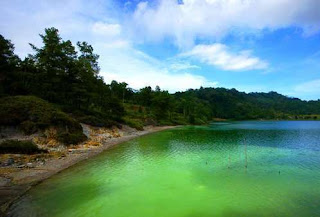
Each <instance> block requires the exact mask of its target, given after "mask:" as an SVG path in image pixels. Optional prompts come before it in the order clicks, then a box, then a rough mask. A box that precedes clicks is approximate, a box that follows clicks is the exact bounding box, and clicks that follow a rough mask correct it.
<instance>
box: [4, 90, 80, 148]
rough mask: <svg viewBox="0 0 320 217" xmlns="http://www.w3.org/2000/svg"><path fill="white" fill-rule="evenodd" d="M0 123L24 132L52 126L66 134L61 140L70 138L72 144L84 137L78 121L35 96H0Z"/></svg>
mask: <svg viewBox="0 0 320 217" xmlns="http://www.w3.org/2000/svg"><path fill="white" fill-rule="evenodd" d="M0 125H3V126H18V127H19V128H20V129H21V130H22V131H23V132H24V133H26V134H31V133H34V132H36V131H37V130H44V129H48V128H49V127H54V128H57V129H58V131H59V132H60V133H61V134H64V133H65V134H66V135H65V136H63V138H65V139H62V140H63V141H68V140H71V141H72V142H73V144H77V143H75V141H82V139H83V138H85V135H84V134H83V132H82V127H81V125H80V123H79V122H77V121H76V120H75V119H73V118H71V117H70V116H69V115H67V114H66V113H64V112H62V111H60V110H59V109H58V108H56V107H55V106H54V105H52V104H50V103H48V102H47V101H45V100H42V99H40V98H38V97H35V96H13V97H4V98H1V99H0ZM67 138H69V139H67ZM75 138H78V139H75ZM80 138H82V139H80ZM68 144H70V143H69V142H68Z"/></svg>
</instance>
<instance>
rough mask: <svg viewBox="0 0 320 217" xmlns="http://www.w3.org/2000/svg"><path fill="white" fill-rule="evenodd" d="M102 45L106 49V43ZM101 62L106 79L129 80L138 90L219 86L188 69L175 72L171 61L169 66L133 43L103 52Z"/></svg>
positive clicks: (171, 89)
mask: <svg viewBox="0 0 320 217" xmlns="http://www.w3.org/2000/svg"><path fill="white" fill-rule="evenodd" d="M98 47H99V49H104V48H103V46H99V45H98ZM100 62H101V67H102V68H103V70H102V72H101V75H103V77H104V79H105V81H106V82H111V81H112V80H117V81H119V82H126V83H128V84H129V86H130V87H132V88H134V89H140V88H142V87H145V86H151V87H153V88H155V87H156V86H157V85H159V86H160V87H161V89H165V90H169V91H170V92H175V91H184V90H186V89H189V88H199V87H200V86H204V87H209V86H216V85H217V82H210V81H208V80H207V79H206V78H205V77H203V76H200V75H194V74H191V73H189V72H186V71H181V72H176V73H172V72H171V68H170V67H171V66H170V64H169V65H168V66H166V64H163V62H161V61H158V60H157V59H154V58H152V57H150V56H148V55H146V54H145V53H143V52H141V51H138V50H135V49H134V48H132V47H130V46H129V47H123V48H121V49H118V48H117V49H108V51H105V52H104V54H103V55H101V60H100Z"/></svg>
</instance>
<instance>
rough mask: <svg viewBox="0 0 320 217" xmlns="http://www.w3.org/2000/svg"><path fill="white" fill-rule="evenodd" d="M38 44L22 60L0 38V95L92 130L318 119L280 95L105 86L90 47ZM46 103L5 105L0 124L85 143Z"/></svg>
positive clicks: (316, 104)
mask: <svg viewBox="0 0 320 217" xmlns="http://www.w3.org/2000/svg"><path fill="white" fill-rule="evenodd" d="M40 37H41V39H42V42H43V45H42V47H39V48H38V47H36V46H34V45H31V47H32V48H33V50H34V53H33V54H32V55H29V56H28V57H27V58H25V59H24V60H20V59H19V58H18V57H17V56H16V55H15V54H14V46H13V44H12V43H11V42H10V41H9V40H6V39H4V38H3V36H1V35H0V73H1V74H0V96H16V95H34V96H37V97H39V98H41V99H44V100H46V101H48V102H49V103H54V104H55V105H57V106H59V108H60V109H61V110H62V111H64V112H67V113H72V114H73V116H74V117H75V118H76V119H77V120H78V121H81V122H83V123H87V124H90V125H94V126H111V125H115V124H117V123H119V122H121V123H127V124H128V125H130V126H133V127H135V128H137V129H142V127H143V125H147V124H154V125H172V124H206V123H208V122H209V121H211V120H212V119H213V118H218V119H234V120H244V119H308V120H309V119H312V120H317V119H320V118H319V114H320V101H319V100H318V101H302V100H300V99H297V98H290V97H286V96H283V95H281V94H278V93H276V92H269V93H249V94H247V93H244V92H239V91H237V90H236V89H230V90H229V89H225V88H202V87H201V88H200V89H196V90H192V89H190V90H187V91H185V92H177V93H175V94H170V93H169V92H168V91H164V90H161V89H160V87H158V86H157V87H156V88H155V89H154V90H153V89H152V88H151V87H145V88H142V89H140V90H132V89H131V88H128V84H127V83H125V82H122V83H119V82H117V81H112V82H111V84H106V83H105V82H104V81H103V79H102V77H101V76H99V71H100V67H99V64H98V59H99V56H98V55H97V54H95V53H94V49H93V47H92V46H91V45H89V44H88V43H87V42H78V43H77V49H76V47H75V46H74V45H73V44H72V43H71V41H70V40H66V41H65V40H63V39H62V38H61V37H60V35H59V31H58V30H57V29H56V28H47V29H45V33H44V34H41V35H40ZM77 50H78V52H77ZM46 101H43V100H42V101H41V100H40V99H35V98H34V97H26V98H24V99H23V98H21V96H20V98H19V97H18V98H11V99H10V98H3V99H1V105H0V109H2V110H1V111H0V118H1V120H0V124H1V125H16V126H19V127H20V128H21V129H22V130H23V131H24V132H25V133H26V134H30V133H34V132H35V131H36V130H38V129H43V128H46V127H48V126H51V125H53V126H57V127H58V128H59V134H60V138H61V140H63V141H64V142H65V143H68V144H70V143H74V142H78V141H82V139H83V138H82V136H81V135H80V130H81V126H80V125H79V123H78V122H77V121H75V120H74V119H72V118H70V117H69V116H68V115H67V114H65V113H63V112H62V111H61V110H60V109H56V108H54V107H52V106H51V105H49V103H48V102H46ZM2 104H3V105H2Z"/></svg>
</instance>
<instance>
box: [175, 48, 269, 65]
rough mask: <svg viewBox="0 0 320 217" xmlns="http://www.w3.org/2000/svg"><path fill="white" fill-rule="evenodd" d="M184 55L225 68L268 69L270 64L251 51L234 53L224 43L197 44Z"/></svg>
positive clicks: (183, 55)
mask: <svg viewBox="0 0 320 217" xmlns="http://www.w3.org/2000/svg"><path fill="white" fill-rule="evenodd" d="M180 56H182V57H194V58H196V59H199V60H200V61H201V62H204V63H207V64H209V65H212V66H216V67H219V68H221V69H223V70H229V71H238V70H254V69H266V68H267V67H268V64H267V63H266V62H265V61H263V60H260V59H259V58H258V57H254V56H252V55H251V52H250V51H240V52H238V53H232V52H230V51H229V48H228V47H227V46H226V45H224V44H219V43H216V44H211V45H196V46H195V47H194V48H193V49H192V50H191V51H189V52H185V53H183V54H181V55H180Z"/></svg>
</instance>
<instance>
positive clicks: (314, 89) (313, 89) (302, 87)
mask: <svg viewBox="0 0 320 217" xmlns="http://www.w3.org/2000/svg"><path fill="white" fill-rule="evenodd" d="M294 90H295V92H300V93H307V94H308V93H312V94H320V79H316V80H312V81H308V82H304V83H301V84H299V85H297V86H296V87H295V88H294Z"/></svg>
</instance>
